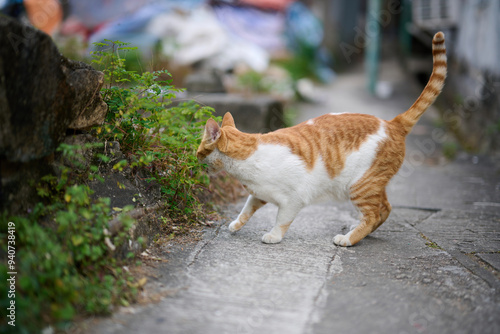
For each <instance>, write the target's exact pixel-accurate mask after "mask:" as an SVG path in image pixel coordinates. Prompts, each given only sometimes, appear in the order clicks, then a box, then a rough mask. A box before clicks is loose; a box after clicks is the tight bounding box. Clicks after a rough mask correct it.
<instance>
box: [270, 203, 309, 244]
mask: <svg viewBox="0 0 500 334" xmlns="http://www.w3.org/2000/svg"><path fill="white" fill-rule="evenodd" d="M300 209H301V208H297V206H294V205H290V206H286V207H280V208H279V210H278V216H277V217H276V224H275V225H274V227H273V229H272V230H271V231H270V232H269V233H266V234H264V236H263V237H262V242H263V243H266V244H277V243H278V242H280V241H281V239H283V236H284V235H285V233H286V231H288V228H289V227H290V224H292V222H293V220H294V219H295V216H296V215H297V213H299V211H300Z"/></svg>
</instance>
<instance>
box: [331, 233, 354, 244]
mask: <svg viewBox="0 0 500 334" xmlns="http://www.w3.org/2000/svg"><path fill="white" fill-rule="evenodd" d="M333 243H334V244H335V245H338V246H344V247H347V246H352V245H351V242H350V241H349V237H348V236H346V235H342V234H337V235H336V236H335V238H333Z"/></svg>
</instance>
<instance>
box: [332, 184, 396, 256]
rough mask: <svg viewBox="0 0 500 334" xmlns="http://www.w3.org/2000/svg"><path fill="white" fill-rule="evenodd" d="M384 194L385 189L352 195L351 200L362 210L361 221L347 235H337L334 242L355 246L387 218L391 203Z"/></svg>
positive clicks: (340, 244)
mask: <svg viewBox="0 0 500 334" xmlns="http://www.w3.org/2000/svg"><path fill="white" fill-rule="evenodd" d="M384 194H385V191H384V192H383V193H380V192H378V193H377V192H373V191H370V192H368V193H367V194H365V195H357V196H354V197H351V201H352V202H353V204H354V205H355V206H356V207H357V208H358V209H359V211H360V212H361V222H360V223H359V225H358V226H356V227H355V228H354V229H353V230H352V231H350V232H349V233H347V234H346V235H342V234H339V235H336V236H335V238H334V239H333V242H334V243H335V244H336V245H339V246H353V245H355V244H357V243H358V242H359V241H361V240H362V239H363V238H364V237H366V236H367V235H368V234H370V233H371V232H373V231H375V230H376V229H377V228H378V227H379V226H380V225H381V224H382V223H383V222H384V221H385V219H387V217H388V216H389V212H390V204H389V202H387V196H384ZM387 204H388V206H387ZM382 207H383V210H382Z"/></svg>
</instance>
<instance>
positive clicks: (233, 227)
mask: <svg viewBox="0 0 500 334" xmlns="http://www.w3.org/2000/svg"><path fill="white" fill-rule="evenodd" d="M242 227H243V224H241V223H240V222H239V221H238V220H235V221H233V222H232V223H231V224H229V232H233V233H234V232H236V231H239V230H240V229H241V228H242Z"/></svg>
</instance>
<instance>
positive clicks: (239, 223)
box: [229, 195, 266, 232]
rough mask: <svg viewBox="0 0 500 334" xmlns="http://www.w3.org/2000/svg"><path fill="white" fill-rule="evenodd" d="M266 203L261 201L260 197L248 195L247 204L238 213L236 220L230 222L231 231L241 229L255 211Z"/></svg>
mask: <svg viewBox="0 0 500 334" xmlns="http://www.w3.org/2000/svg"><path fill="white" fill-rule="evenodd" d="M265 204H266V202H264V201H261V200H260V199H258V198H257V197H255V196H253V195H250V196H248V199H247V201H246V203H245V206H244V207H243V210H241V212H240V214H239V215H238V218H236V220H234V221H233V222H232V223H231V224H229V231H231V232H236V231H238V230H240V229H241V228H242V227H243V226H244V225H245V224H246V223H247V222H248V220H249V219H250V218H251V217H252V216H253V214H254V213H255V211H257V210H259V209H260V208H261V207H262V206H264V205H265Z"/></svg>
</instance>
